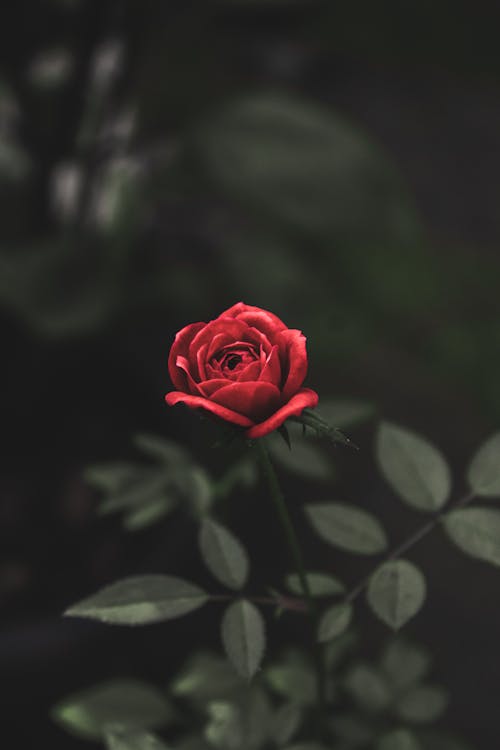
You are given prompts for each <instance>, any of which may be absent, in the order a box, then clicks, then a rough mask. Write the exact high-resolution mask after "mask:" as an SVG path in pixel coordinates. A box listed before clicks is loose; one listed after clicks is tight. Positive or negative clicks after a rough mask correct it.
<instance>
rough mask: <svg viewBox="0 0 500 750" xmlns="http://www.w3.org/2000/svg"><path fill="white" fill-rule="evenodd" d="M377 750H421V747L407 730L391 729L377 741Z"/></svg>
mask: <svg viewBox="0 0 500 750" xmlns="http://www.w3.org/2000/svg"><path fill="white" fill-rule="evenodd" d="M377 750H423V747H422V745H421V744H420V742H419V741H418V740H417V738H416V737H415V735H414V734H413V733H412V732H410V731H408V729H393V730H392V731H391V732H387V733H386V734H384V735H383V736H382V737H381V738H380V739H379V740H378V742H377Z"/></svg>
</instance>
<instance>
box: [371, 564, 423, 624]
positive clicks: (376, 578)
mask: <svg viewBox="0 0 500 750" xmlns="http://www.w3.org/2000/svg"><path fill="white" fill-rule="evenodd" d="M425 595H426V584H425V578H424V576H423V575H422V573H421V572H420V570H419V569H418V568H417V567H416V566H415V565H414V564H413V563H411V562H409V561H408V560H390V561H389V562H386V563H384V564H383V565H381V566H380V567H379V568H378V569H377V570H376V571H375V573H374V574H373V575H372V576H371V578H370V583H369V584H368V591H367V600H368V603H369V605H370V607H371V608H372V610H373V611H374V612H375V614H376V615H377V616H378V617H379V618H380V619H381V620H382V621H383V622H385V623H386V625H389V627H391V628H394V629H395V630H398V629H399V628H400V627H401V626H402V625H404V624H405V623H406V622H408V620H410V619H411V618H412V617H414V616H415V615H416V614H417V612H418V611H419V609H420V608H421V607H422V605H423V603H424V601H425Z"/></svg>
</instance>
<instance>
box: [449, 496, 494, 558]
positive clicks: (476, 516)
mask: <svg viewBox="0 0 500 750" xmlns="http://www.w3.org/2000/svg"><path fill="white" fill-rule="evenodd" d="M443 523H444V527H445V529H446V532H447V534H448V536H449V537H450V539H451V540H452V541H453V542H454V543H455V544H456V545H457V547H459V548H460V549H461V550H462V551H463V552H466V553H467V554H468V555H472V557H477V558H479V559H480V560H484V562H489V563H491V564H492V565H497V566H500V510H495V509H493V508H459V509H458V510H453V511H451V512H450V513H447V514H446V516H445V517H444V519H443Z"/></svg>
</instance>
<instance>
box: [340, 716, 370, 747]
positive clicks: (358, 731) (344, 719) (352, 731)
mask: <svg viewBox="0 0 500 750" xmlns="http://www.w3.org/2000/svg"><path fill="white" fill-rule="evenodd" d="M329 726H330V727H331V728H332V730H333V733H334V735H335V736H336V737H338V738H339V739H341V740H343V741H344V742H345V743H346V745H345V747H347V748H357V747H365V746H366V745H367V744H368V743H369V742H370V741H371V740H372V739H373V737H374V734H375V732H374V729H373V728H372V727H371V726H370V725H369V724H368V723H367V722H366V718H365V717H363V716H360V715H359V714H352V713H350V714H338V713H337V714H336V715H335V716H334V717H333V719H331V721H330V722H329ZM342 747H344V746H342Z"/></svg>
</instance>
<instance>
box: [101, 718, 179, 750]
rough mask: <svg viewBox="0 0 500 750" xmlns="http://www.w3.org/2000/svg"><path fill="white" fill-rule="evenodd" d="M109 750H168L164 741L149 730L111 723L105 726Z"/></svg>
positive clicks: (105, 736)
mask: <svg viewBox="0 0 500 750" xmlns="http://www.w3.org/2000/svg"><path fill="white" fill-rule="evenodd" d="M104 739H105V743H106V748H107V750H168V748H167V746H166V745H165V743H164V742H162V741H161V740H160V739H159V738H158V737H155V736H154V735H153V734H150V733H149V732H144V731H143V730H141V729H132V728H127V727H124V726H122V725H115V724H111V725H109V726H107V727H106V728H105V732H104Z"/></svg>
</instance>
